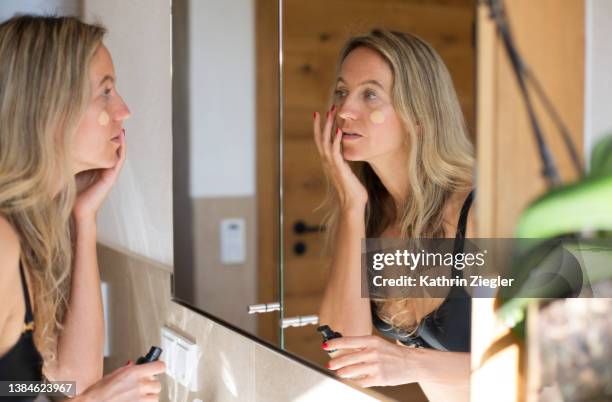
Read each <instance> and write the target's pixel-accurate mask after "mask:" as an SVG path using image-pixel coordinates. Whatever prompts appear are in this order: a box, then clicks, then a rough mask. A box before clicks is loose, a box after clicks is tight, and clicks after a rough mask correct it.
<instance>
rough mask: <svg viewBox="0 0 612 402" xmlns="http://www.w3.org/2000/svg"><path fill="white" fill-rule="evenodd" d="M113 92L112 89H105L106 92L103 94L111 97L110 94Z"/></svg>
mask: <svg viewBox="0 0 612 402" xmlns="http://www.w3.org/2000/svg"><path fill="white" fill-rule="evenodd" d="M111 92H112V89H111V88H104V92H103V94H104V96H108V95H110V94H111Z"/></svg>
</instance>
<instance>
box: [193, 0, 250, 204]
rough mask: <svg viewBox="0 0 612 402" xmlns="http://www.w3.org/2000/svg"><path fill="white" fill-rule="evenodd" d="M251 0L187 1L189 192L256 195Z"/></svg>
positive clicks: (207, 195)
mask: <svg viewBox="0 0 612 402" xmlns="http://www.w3.org/2000/svg"><path fill="white" fill-rule="evenodd" d="M254 25H255V21H254V10H253V0H232V1H219V0H191V1H189V37H190V40H191V43H190V44H189V51H190V58H191V60H190V91H191V92H190V102H189V103H190V106H191V107H190V111H189V114H190V122H191V127H190V135H191V137H190V138H191V144H190V146H191V156H190V158H191V177H190V179H191V183H190V187H191V195H192V197H194V198H198V197H232V196H252V195H254V194H255V31H254V30H255V26H254Z"/></svg>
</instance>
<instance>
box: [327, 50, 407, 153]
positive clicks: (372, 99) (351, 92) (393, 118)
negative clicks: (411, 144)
mask: <svg viewBox="0 0 612 402" xmlns="http://www.w3.org/2000/svg"><path fill="white" fill-rule="evenodd" d="M392 88H393V73H392V71H391V68H390V67H389V65H388V64H387V62H386V61H385V59H383V58H382V56H380V54H378V52H376V51H374V50H371V49H369V48H366V47H358V48H356V49H355V50H353V51H351V53H349V55H348V56H347V57H346V59H344V62H343V63H342V66H341V71H340V76H339V77H338V80H337V82H336V91H335V104H336V108H337V110H338V112H337V114H336V124H337V126H338V127H339V128H340V129H341V130H342V132H343V134H342V153H343V156H344V159H346V160H351V161H366V162H375V161H376V160H377V159H378V158H380V157H386V156H389V155H392V154H394V153H397V152H405V148H406V145H405V138H406V136H405V133H404V129H403V126H402V124H401V122H400V119H399V116H398V115H397V113H396V112H395V109H394V107H393V102H392V96H391V90H392Z"/></svg>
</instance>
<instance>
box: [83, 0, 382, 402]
mask: <svg viewBox="0 0 612 402" xmlns="http://www.w3.org/2000/svg"><path fill="white" fill-rule="evenodd" d="M84 16H85V18H86V20H89V21H96V22H101V23H103V24H104V25H106V27H107V28H108V29H109V34H108V37H107V40H106V44H107V46H108V48H109V49H110V51H111V53H112V55H113V58H114V61H115V68H116V71H117V76H118V89H119V91H120V92H121V93H122V94H123V96H124V97H125V99H126V101H127V102H128V104H129V105H130V108H131V109H132V112H133V114H134V116H133V117H132V119H130V121H128V122H127V124H126V127H127V131H128V135H127V142H128V160H127V163H126V165H125V167H124V171H123V172H122V176H121V179H120V180H119V182H118V184H117V186H116V188H115V189H114V190H113V192H112V194H111V195H110V199H109V202H107V203H106V205H105V207H104V210H103V211H102V212H101V213H100V215H99V217H98V226H99V230H100V237H99V239H100V243H103V244H100V245H99V248H98V253H99V262H100V268H101V275H102V278H103V280H104V281H106V282H107V283H108V288H109V322H108V325H109V331H110V339H109V340H110V357H109V358H107V359H106V362H105V363H106V364H105V370H106V371H109V370H112V369H114V368H116V367H118V366H120V365H122V364H125V362H126V361H127V360H128V359H132V360H133V359H134V358H137V357H138V356H139V355H141V354H143V353H145V352H146V351H147V350H148V348H149V346H150V345H152V344H159V341H160V327H161V326H162V325H169V326H171V327H173V328H175V329H177V330H179V331H181V332H183V333H184V334H185V335H187V336H188V337H190V338H192V339H194V340H195V341H196V342H197V343H198V345H199V347H200V358H199V359H198V360H199V362H198V370H199V380H200V391H199V392H197V393H196V394H189V393H188V392H187V391H186V389H184V388H183V387H182V386H180V385H177V384H175V383H173V382H167V383H166V385H165V388H164V391H163V395H162V400H165V401H192V400H193V398H196V397H198V398H202V399H203V400H205V401H240V402H245V401H289V400H299V401H307V400H317V401H320V400H350V401H359V400H372V398H370V397H366V395H365V394H363V393H361V392H359V391H356V390H354V389H353V388H350V387H348V386H347V385H344V384H342V383H340V382H337V381H334V380H332V379H330V378H329V377H327V376H325V375H323V374H321V373H319V372H316V371H313V370H310V369H307V368H305V367H304V366H302V365H300V364H298V363H296V362H294V361H292V360H290V359H288V358H286V357H284V356H282V355H280V354H278V353H276V352H274V351H272V350H269V349H267V348H266V347H264V346H261V345H260V344H258V343H256V342H253V341H251V340H249V339H248V338H246V337H243V336H241V335H239V334H237V333H234V332H232V331H230V330H228V329H226V328H224V327H223V326H220V325H218V324H216V323H214V322H212V321H210V320H208V319H206V318H204V317H201V316H198V315H196V314H194V313H192V312H191V311H189V310H187V309H185V308H183V307H181V306H179V305H177V304H175V303H173V302H172V301H171V296H170V281H171V272H172V267H171V261H172V256H173V251H172V250H173V248H172V198H171V197H172V172H171V166H172V161H171V155H172V152H171V145H172V132H171V122H172V121H171V96H170V95H171V93H170V89H171V81H170V4H169V2H168V0H132V1H129V2H125V1H119V0H108V1H94V0H85V1H84Z"/></svg>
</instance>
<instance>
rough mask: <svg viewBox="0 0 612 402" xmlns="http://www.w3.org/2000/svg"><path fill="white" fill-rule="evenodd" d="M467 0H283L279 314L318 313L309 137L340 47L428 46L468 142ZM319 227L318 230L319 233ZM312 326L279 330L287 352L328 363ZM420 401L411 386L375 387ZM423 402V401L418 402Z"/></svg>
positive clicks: (319, 194) (321, 280)
mask: <svg viewBox="0 0 612 402" xmlns="http://www.w3.org/2000/svg"><path fill="white" fill-rule="evenodd" d="M475 3H476V2H475V1H474V0H435V1H434V0H432V1H424V0H312V1H309V2H305V1H300V0H285V1H284V2H283V34H284V36H283V61H284V66H283V70H284V71H283V79H284V103H283V113H284V126H283V131H284V138H283V142H284V145H283V147H284V153H283V159H284V182H283V194H284V216H283V218H284V222H285V225H284V233H283V236H284V244H285V249H284V256H285V257H284V263H283V269H284V273H283V275H284V283H283V286H284V316H285V318H286V319H287V318H289V319H291V318H295V317H304V316H310V315H316V314H318V311H319V307H320V304H321V300H322V296H323V291H324V289H325V285H326V281H327V277H328V273H329V265H330V255H329V254H324V252H323V240H324V232H323V230H324V229H325V228H320V225H321V224H322V222H323V218H324V215H325V213H326V212H327V211H326V210H325V209H317V208H318V207H319V206H320V205H321V203H322V202H323V201H324V199H325V195H326V190H327V188H326V179H325V175H324V172H323V169H322V166H321V160H320V157H319V153H318V151H317V147H316V145H315V142H314V140H313V132H312V130H313V129H312V127H313V123H312V119H313V112H314V111H317V112H318V113H319V114H320V115H321V116H322V120H324V117H325V112H326V111H327V110H328V109H329V107H330V106H331V103H330V95H331V94H332V91H333V90H334V88H335V84H336V83H335V80H336V76H335V67H336V61H337V58H338V56H339V52H340V49H341V48H342V46H343V44H344V43H345V41H346V40H347V38H348V37H349V36H351V35H355V34H359V33H366V32H368V31H370V30H372V29H373V28H384V29H388V30H394V31H401V32H409V33H412V34H415V35H417V36H419V37H421V38H422V39H424V40H425V41H426V42H428V43H429V44H430V45H431V46H432V47H433V48H434V49H435V50H436V51H437V52H438V53H439V55H440V56H441V57H442V59H443V61H444V62H445V64H446V66H447V67H448V70H449V71H450V73H451V76H452V79H453V83H454V86H455V89H456V92H457V95H458V98H459V101H460V104H461V108H462V110H463V113H464V116H465V119H466V122H467V126H468V130H469V132H470V136H471V138H472V139H473V138H474V103H475V101H474V100H475V93H474V82H475V79H474V69H475V65H474V60H475V49H474V34H475V33H474V21H475V6H476V4H475ZM319 229H321V230H319ZM315 329H316V324H315V325H305V326H300V327H287V328H285V329H284V343H285V347H286V349H287V350H288V351H289V352H291V353H295V354H296V355H299V356H301V357H302V358H304V359H306V360H308V361H310V362H313V363H315V364H317V365H320V366H321V367H324V365H325V363H327V362H328V361H329V357H328V356H327V354H326V353H325V352H324V351H322V350H321V342H322V338H321V336H320V335H319V334H318V333H317V332H316V331H315ZM378 390H379V391H381V392H384V393H386V394H388V395H390V396H397V397H398V399H401V400H406V399H407V396H409V395H413V399H410V400H421V399H419V398H424V396H423V395H422V394H421V393H420V391H419V390H418V386H416V385H415V384H412V385H407V386H398V387H385V388H379V389H378ZM423 400H424V399H423Z"/></svg>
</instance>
